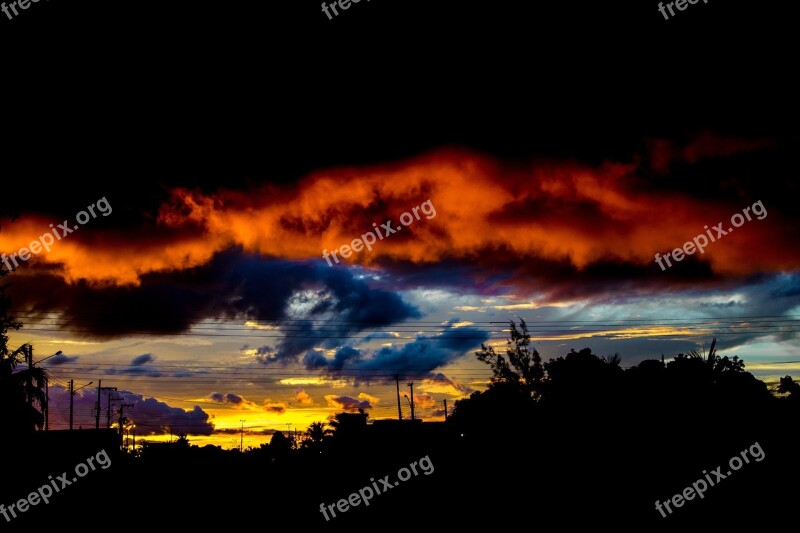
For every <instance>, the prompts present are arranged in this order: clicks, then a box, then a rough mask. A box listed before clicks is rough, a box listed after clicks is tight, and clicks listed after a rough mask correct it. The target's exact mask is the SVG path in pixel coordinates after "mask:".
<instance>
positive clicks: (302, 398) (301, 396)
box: [294, 389, 314, 406]
mask: <svg viewBox="0 0 800 533" xmlns="http://www.w3.org/2000/svg"><path fill="white" fill-rule="evenodd" d="M294 399H295V400H297V402H298V403H300V405H305V406H310V405H314V399H313V398H312V397H311V395H310V394H308V393H307V392H306V391H304V390H303V389H300V390H298V391H297V393H296V394H295V395H294Z"/></svg>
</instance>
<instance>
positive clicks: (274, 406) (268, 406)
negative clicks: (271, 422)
mask: <svg viewBox="0 0 800 533" xmlns="http://www.w3.org/2000/svg"><path fill="white" fill-rule="evenodd" d="M287 408H288V405H287V404H286V402H276V401H272V400H270V399H266V400H264V406H263V409H264V411H266V412H268V413H274V414H278V415H282V414H284V413H285V412H286V409H287Z"/></svg>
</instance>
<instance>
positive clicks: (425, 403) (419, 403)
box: [414, 392, 437, 409]
mask: <svg viewBox="0 0 800 533" xmlns="http://www.w3.org/2000/svg"><path fill="white" fill-rule="evenodd" d="M436 405H437V402H436V400H434V399H433V396H431V395H430V394H428V393H427V392H423V393H421V394H414V409H430V408H432V407H435V406H436Z"/></svg>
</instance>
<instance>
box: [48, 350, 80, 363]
mask: <svg viewBox="0 0 800 533" xmlns="http://www.w3.org/2000/svg"><path fill="white" fill-rule="evenodd" d="M79 357H80V356H78V355H74V356H71V357H70V356H68V355H64V354H63V353H61V352H58V353H57V354H56V355H54V356H52V357H50V358H49V359H48V360H47V361H46V363H47V365H50V366H59V365H64V364H67V363H74V362H75V361H77V360H78V358H79Z"/></svg>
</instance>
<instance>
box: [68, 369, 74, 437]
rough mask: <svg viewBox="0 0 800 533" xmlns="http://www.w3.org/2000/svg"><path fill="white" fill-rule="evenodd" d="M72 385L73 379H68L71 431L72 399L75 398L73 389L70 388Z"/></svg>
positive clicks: (70, 427)
mask: <svg viewBox="0 0 800 533" xmlns="http://www.w3.org/2000/svg"><path fill="white" fill-rule="evenodd" d="M73 387H74V385H73V380H69V430H70V431H72V400H73V398H75V391H73V390H72V388H73Z"/></svg>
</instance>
